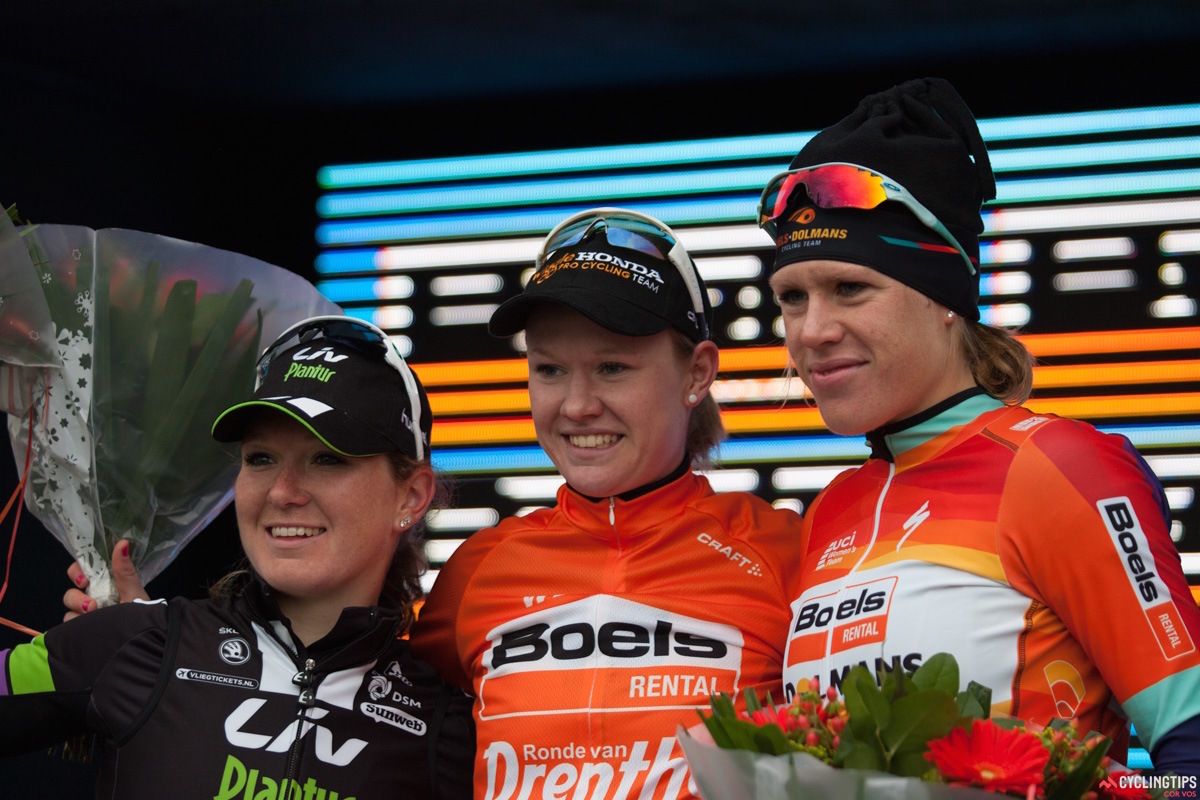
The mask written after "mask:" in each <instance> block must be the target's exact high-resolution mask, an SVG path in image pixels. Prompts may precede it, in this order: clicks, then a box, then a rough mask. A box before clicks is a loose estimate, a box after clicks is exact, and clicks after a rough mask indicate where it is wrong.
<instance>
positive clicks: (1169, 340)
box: [1017, 327, 1200, 356]
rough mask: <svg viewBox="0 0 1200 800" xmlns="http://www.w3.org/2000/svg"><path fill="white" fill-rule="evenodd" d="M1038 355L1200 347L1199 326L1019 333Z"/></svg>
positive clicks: (1133, 351)
mask: <svg viewBox="0 0 1200 800" xmlns="http://www.w3.org/2000/svg"><path fill="white" fill-rule="evenodd" d="M1017 338H1018V339H1020V340H1021V341H1022V342H1023V343H1024V344H1025V346H1026V347H1028V348H1029V350H1030V352H1031V353H1033V354H1034V355H1035V356H1077V355H1088V354H1093V353H1144V352H1149V351H1152V350H1193V349H1196V348H1200V327H1193V328H1162V329H1154V328H1150V329H1140V330H1124V331H1082V332H1079V333H1038V334H1024V335H1021V336H1018V337H1017Z"/></svg>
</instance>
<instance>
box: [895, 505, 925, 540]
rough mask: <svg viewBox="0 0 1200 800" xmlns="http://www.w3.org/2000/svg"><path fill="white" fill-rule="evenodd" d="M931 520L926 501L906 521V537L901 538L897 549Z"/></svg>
mask: <svg viewBox="0 0 1200 800" xmlns="http://www.w3.org/2000/svg"><path fill="white" fill-rule="evenodd" d="M927 519H929V501H928V500H926V501H925V502H924V503H923V504H922V505H921V507H920V508H918V509H917V510H916V511H914V512H913V515H912V516H911V517H909V518H908V519H906V520H905V521H904V535H903V536H901V537H900V541H898V542H896V549H897V550H899V549H900V546H901V545H903V544H904V542H905V540H907V539H908V537H909V536H912V533H913V531H915V530H916V529H917V528H919V527H920V526H921V523H922V522H924V521H925V520H927Z"/></svg>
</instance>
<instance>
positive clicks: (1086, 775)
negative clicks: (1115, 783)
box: [1046, 739, 1112, 800]
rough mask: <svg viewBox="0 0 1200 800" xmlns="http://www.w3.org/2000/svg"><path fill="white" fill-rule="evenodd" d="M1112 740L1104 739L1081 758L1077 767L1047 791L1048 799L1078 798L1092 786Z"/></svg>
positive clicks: (1064, 799)
mask: <svg viewBox="0 0 1200 800" xmlns="http://www.w3.org/2000/svg"><path fill="white" fill-rule="evenodd" d="M1111 745H1112V742H1111V741H1110V740H1108V739H1102V740H1101V741H1100V742H1099V743H1098V744H1097V745H1096V746H1095V747H1094V748H1092V750H1091V751H1090V752H1088V754H1087V755H1085V756H1084V757H1083V758H1081V759H1079V761H1077V762H1076V764H1075V769H1073V770H1071V771H1070V772H1069V773H1067V774H1066V775H1065V776H1063V779H1062V781H1061V782H1060V783H1059V784H1058V785H1057V786H1055V787H1054V788H1053V789H1050V790H1048V791H1047V792H1046V800H1077V798H1080V797H1083V795H1084V793H1085V792H1087V791H1088V790H1089V789H1090V788H1092V784H1093V783H1095V781H1096V771H1097V770H1098V769H1099V768H1100V762H1101V761H1102V760H1103V759H1104V754H1105V753H1107V752H1108V748H1109V747H1110V746H1111Z"/></svg>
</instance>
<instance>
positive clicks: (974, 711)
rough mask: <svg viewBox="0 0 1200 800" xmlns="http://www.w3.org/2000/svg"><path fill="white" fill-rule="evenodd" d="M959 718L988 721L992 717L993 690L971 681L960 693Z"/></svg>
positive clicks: (958, 698)
mask: <svg viewBox="0 0 1200 800" xmlns="http://www.w3.org/2000/svg"><path fill="white" fill-rule="evenodd" d="M957 700H958V713H959V716H962V717H966V718H967V719H987V718H988V717H990V716H991V715H992V690H991V689H989V688H988V687H986V686H984V685H983V684H982V683H976V682H975V681H971V682H970V683H968V684H967V688H966V689H963V690H962V691H961V692H959V693H958V697H957Z"/></svg>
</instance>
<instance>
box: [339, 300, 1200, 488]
mask: <svg viewBox="0 0 1200 800" xmlns="http://www.w3.org/2000/svg"><path fill="white" fill-rule="evenodd" d="M364 310H365V309H351V310H348V311H347V312H346V313H348V314H352V315H354V316H359V317H361V318H364V319H365V318H368V317H366V316H363V315H362V313H361V312H362V311H364ZM414 366H415V367H416V368H417V369H418V370H419V369H420V364H416V365H414ZM1098 427H1099V430H1101V431H1103V432H1105V433H1119V434H1122V435H1124V436H1126V437H1128V438H1129V440H1130V441H1131V442H1132V443H1133V444H1134V446H1136V447H1138V448H1143V447H1180V446H1192V447H1197V446H1200V424H1197V423H1182V424H1177V425H1172V424H1163V425H1155V424H1145V425H1105V426H1098ZM869 452H870V451H869V449H868V448H867V445H866V441H865V440H864V439H863V438H861V437H857V436H836V435H832V434H818V435H813V436H780V437H764V438H733V439H728V440H726V441H724V442H722V443H721V444H720V446H719V448H718V450H717V453H716V454H715V458H714V459H713V460H714V462H715V463H716V464H718V465H720V466H726V465H731V464H754V463H775V464H778V463H788V462H808V463H812V462H824V461H839V460H846V459H854V460H863V459H865V458H866V457H867V456H868V455H869ZM433 464H434V466H435V467H436V468H437V469H439V470H441V471H443V472H447V473H451V474H456V475H460V474H462V475H466V474H516V473H521V472H531V471H532V472H537V471H546V470H549V471H553V470H554V464H553V462H551V461H550V458H549V457H548V456H547V455H546V454H545V453H544V452H543V451H542V449H541V448H540V447H536V446H528V445H525V446H519V447H478V448H462V449H455V450H445V449H436V448H435V449H434V452H433Z"/></svg>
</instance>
